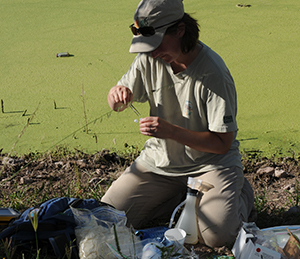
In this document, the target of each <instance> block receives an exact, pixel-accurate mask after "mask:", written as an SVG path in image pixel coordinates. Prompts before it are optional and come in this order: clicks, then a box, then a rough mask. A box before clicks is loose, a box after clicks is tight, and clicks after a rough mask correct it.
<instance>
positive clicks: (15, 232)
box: [0, 197, 108, 258]
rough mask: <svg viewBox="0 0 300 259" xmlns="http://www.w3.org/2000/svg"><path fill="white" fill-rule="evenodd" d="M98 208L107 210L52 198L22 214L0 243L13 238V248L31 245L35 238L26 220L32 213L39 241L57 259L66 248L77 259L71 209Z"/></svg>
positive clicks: (87, 202)
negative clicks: (51, 250)
mask: <svg viewBox="0 0 300 259" xmlns="http://www.w3.org/2000/svg"><path fill="white" fill-rule="evenodd" d="M99 206H108V205H107V204H105V203H102V202H98V201H97V200H95V199H84V200H82V199H77V198H68V197H61V198H54V199H51V200H48V201H46V202H43V203H42V204H40V205H38V206H35V207H31V208H29V209H27V210H25V211H24V212H23V213H22V214H21V215H20V217H19V218H18V219H16V220H15V221H13V222H12V223H10V225H9V226H8V227H7V228H6V229H4V230H3V231H2V232H1V233H0V240H1V239H5V238H12V244H14V245H18V246H22V245H23V246H26V245H32V242H35V239H36V236H35V232H34V229H33V226H32V224H31V221H30V218H29V216H31V217H33V215H34V212H37V215H38V228H37V238H38V240H39V241H40V240H43V241H45V240H46V241H47V243H49V244H51V246H52V248H53V250H54V253H55V255H56V257H57V258H62V257H63V256H64V255H65V251H66V250H65V249H66V246H67V247H68V248H70V250H71V252H72V258H78V252H77V250H76V246H75V245H74V244H73V240H74V239H75V227H76V222H75V218H74V215H73V213H72V210H71V209H70V208H71V207H73V208H84V209H88V210H91V209H94V208H97V207H99Z"/></svg>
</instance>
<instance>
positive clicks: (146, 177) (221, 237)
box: [101, 163, 254, 247]
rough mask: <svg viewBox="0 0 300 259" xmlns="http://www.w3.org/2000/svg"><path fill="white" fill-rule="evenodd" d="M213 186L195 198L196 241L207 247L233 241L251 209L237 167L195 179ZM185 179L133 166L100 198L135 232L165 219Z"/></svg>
mask: <svg viewBox="0 0 300 259" xmlns="http://www.w3.org/2000/svg"><path fill="white" fill-rule="evenodd" d="M195 178H199V179H202V180H204V181H205V182H208V183H210V184H212V185H213V186H214V188H213V189H211V190H209V191H208V192H204V193H203V194H202V195H201V196H199V204H197V205H198V206H197V215H198V226H199V234H200V235H199V236H200V237H199V242H201V243H203V244H206V245H208V246H211V247H217V246H223V245H226V244H230V243H232V242H234V240H235V238H236V235H237V234H238V231H239V228H240V227H241V224H242V221H245V222H246V221H247V219H248V216H249V214H250V212H251V209H252V207H253V202H254V197H253V190H252V188H251V186H250V184H249V182H248V181H247V180H246V179H245V178H244V175H243V171H242V169H240V168H239V167H232V168H227V169H223V170H216V171H211V172H207V173H204V174H201V175H199V176H195ZM186 184H187V177H166V176H162V175H158V174H155V173H152V172H149V171H147V170H146V169H145V168H144V167H142V166H140V165H139V164H137V163H133V164H132V165H131V166H130V167H128V168H127V169H126V170H125V172H124V173H123V174H122V175H121V176H120V177H119V178H118V179H117V180H116V181H115V182H113V184H112V186H111V187H110V188H109V189H108V191H107V192H106V194H105V195H104V196H103V198H102V200H101V201H103V202H106V203H108V204H111V205H112V206H114V207H115V208H116V209H118V210H122V211H125V212H126V216H127V219H128V223H129V224H131V225H132V226H133V227H134V228H136V229H139V228H142V227H144V226H146V225H147V223H149V222H150V221H152V220H154V219H157V218H164V219H167V220H169V219H170V217H171V214H172V212H173V210H174V209H175V208H176V206H177V205H178V204H179V203H180V202H181V201H182V200H184V199H185V195H186V189H187V185H186Z"/></svg>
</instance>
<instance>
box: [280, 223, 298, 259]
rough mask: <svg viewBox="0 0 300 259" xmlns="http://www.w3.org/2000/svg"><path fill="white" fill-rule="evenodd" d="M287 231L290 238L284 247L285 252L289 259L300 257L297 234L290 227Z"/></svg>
mask: <svg viewBox="0 0 300 259" xmlns="http://www.w3.org/2000/svg"><path fill="white" fill-rule="evenodd" d="M287 231H288V232H289V234H290V238H289V240H288V241H287V243H286V245H285V246H284V248H283V252H284V254H285V255H286V257H287V258H289V259H292V258H294V259H300V242H299V239H298V237H297V236H295V235H294V234H293V233H291V231H290V230H289V229H287Z"/></svg>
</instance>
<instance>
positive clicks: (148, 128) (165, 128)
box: [140, 117, 174, 139]
mask: <svg viewBox="0 0 300 259" xmlns="http://www.w3.org/2000/svg"><path fill="white" fill-rule="evenodd" d="M173 127H174V125H172V124H171V123H169V122H167V121H165V120H164V119H161V118H159V117H145V118H142V119H141V120H140V132H141V133H142V134H143V135H145V136H152V137H156V138H162V139H166V138H171V136H172V132H173Z"/></svg>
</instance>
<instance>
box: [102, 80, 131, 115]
mask: <svg viewBox="0 0 300 259" xmlns="http://www.w3.org/2000/svg"><path fill="white" fill-rule="evenodd" d="M132 98H133V94H132V92H131V90H130V89H129V88H127V87H125V86H122V85H116V86H114V87H112V88H111V89H110V91H109V93H108V96H107V101H108V104H109V106H110V108H111V109H112V110H114V111H123V110H124V109H125V108H127V106H128V104H130V103H131V101H132Z"/></svg>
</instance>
